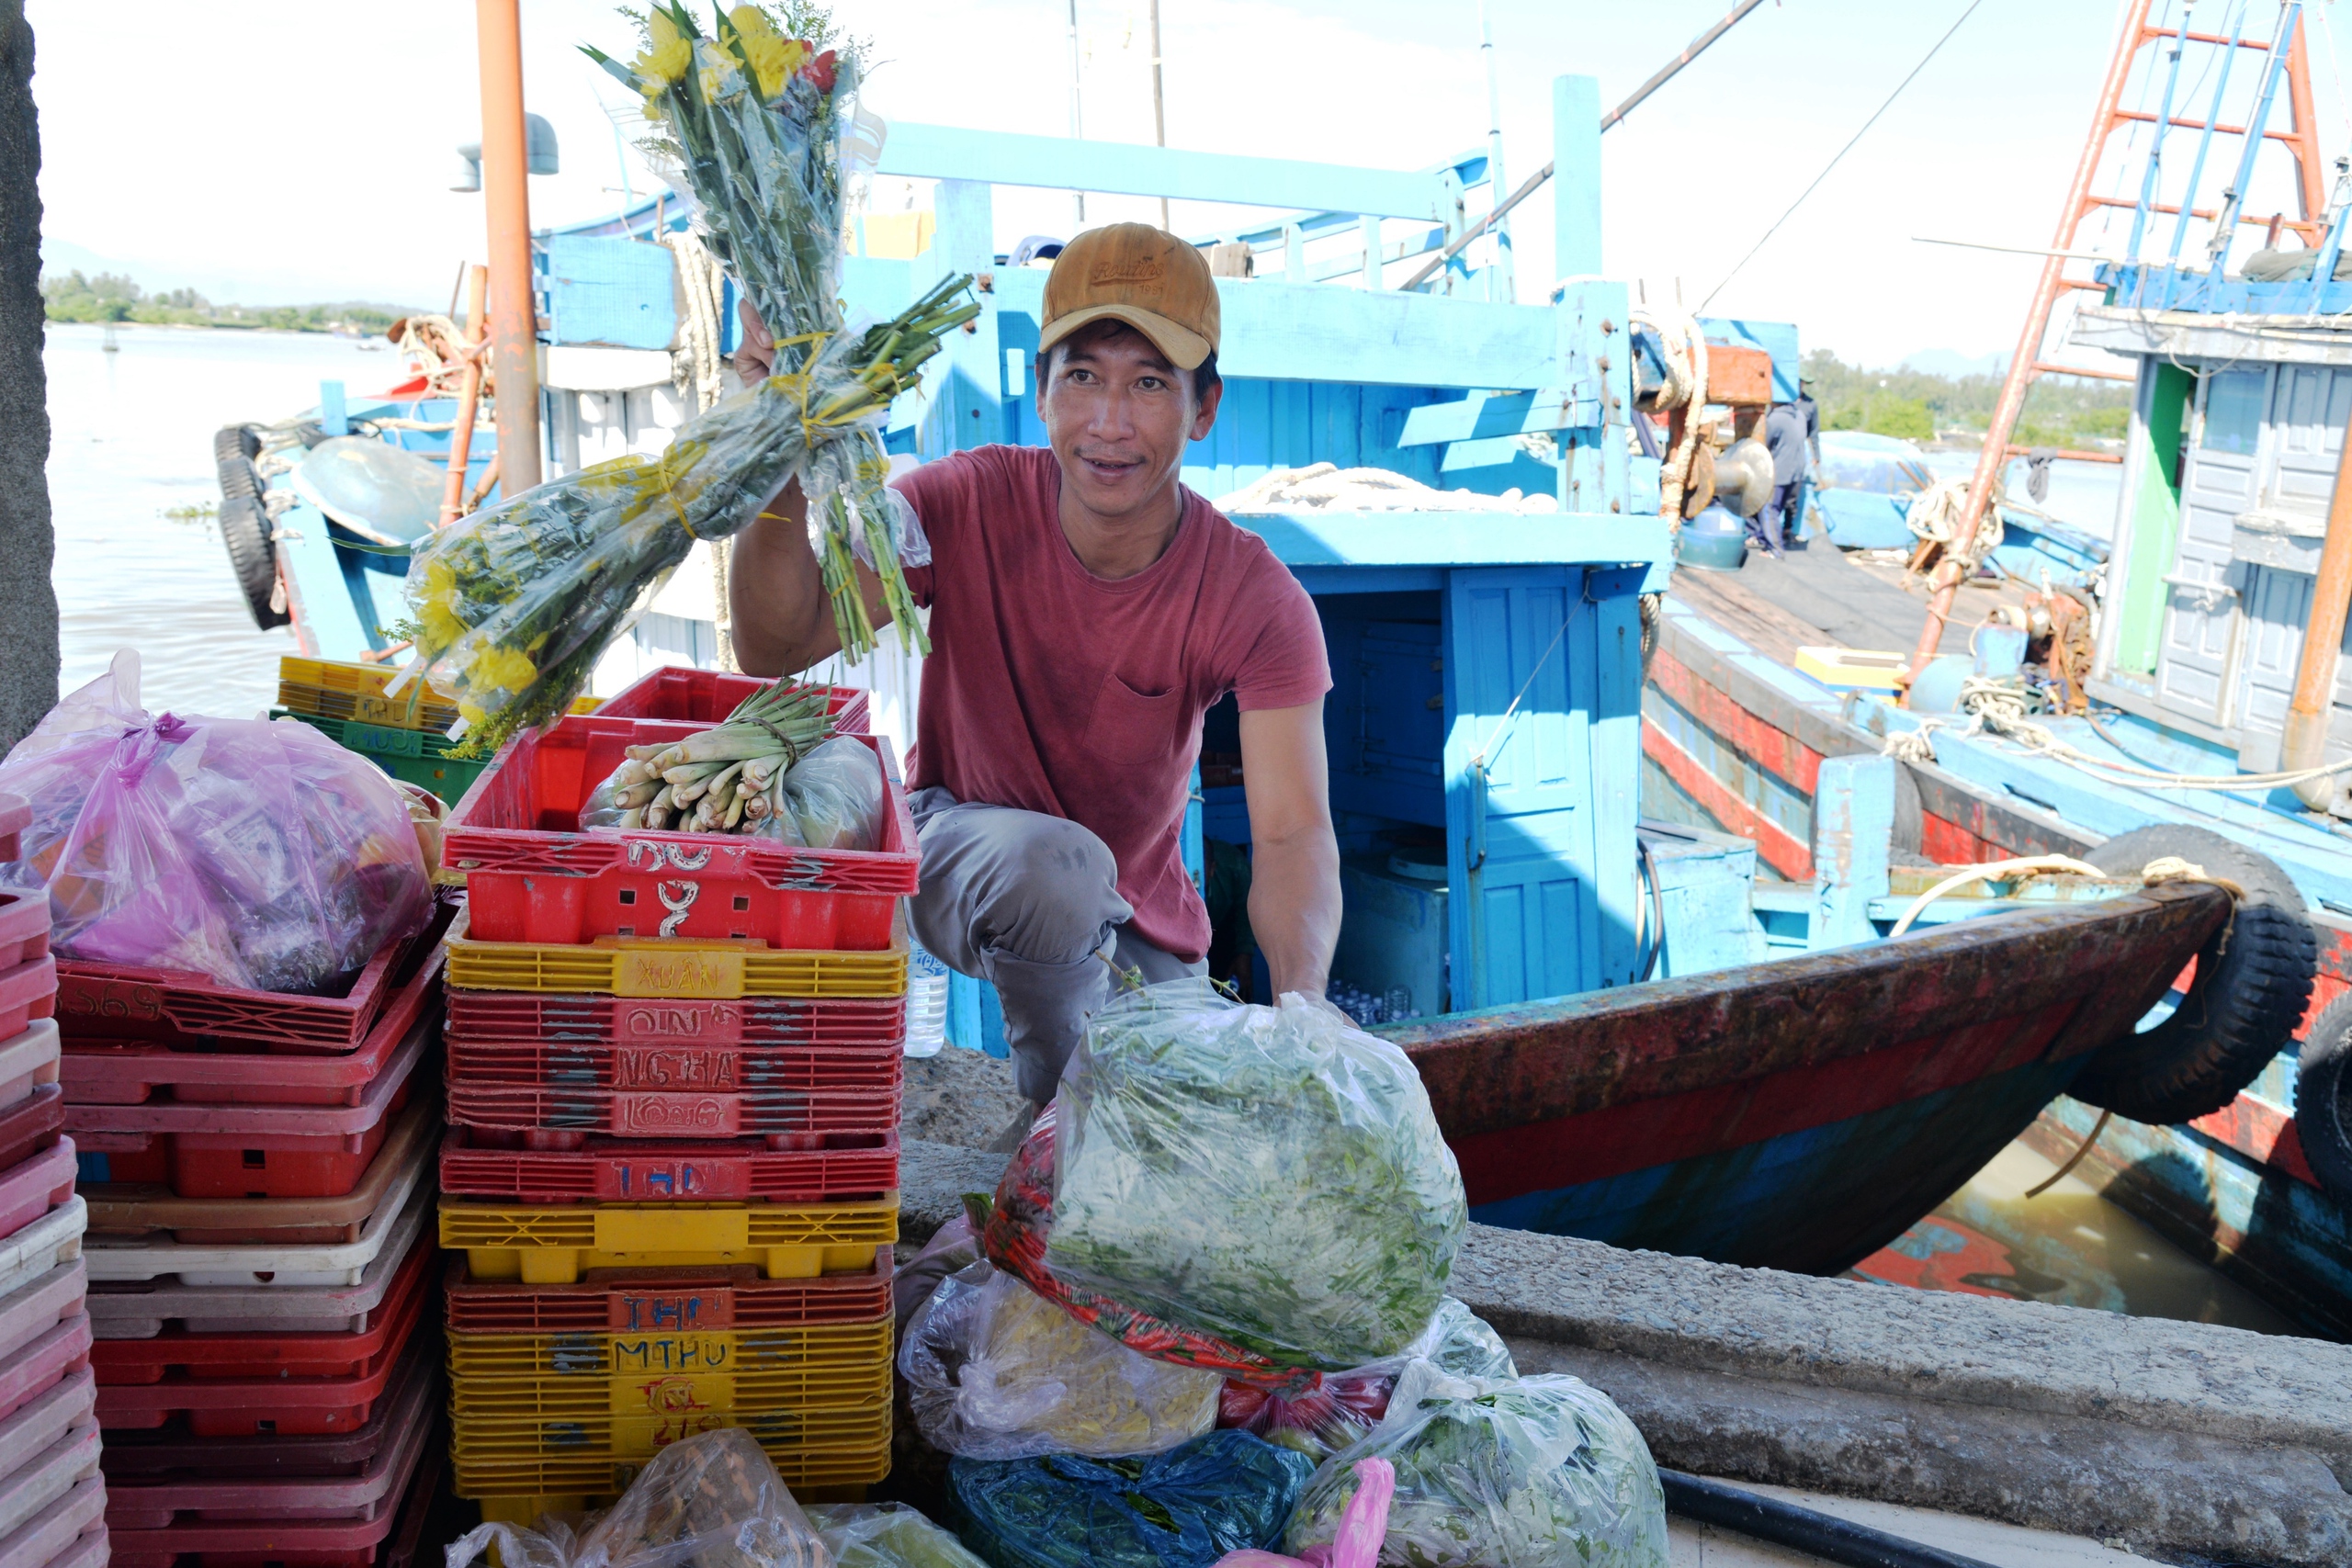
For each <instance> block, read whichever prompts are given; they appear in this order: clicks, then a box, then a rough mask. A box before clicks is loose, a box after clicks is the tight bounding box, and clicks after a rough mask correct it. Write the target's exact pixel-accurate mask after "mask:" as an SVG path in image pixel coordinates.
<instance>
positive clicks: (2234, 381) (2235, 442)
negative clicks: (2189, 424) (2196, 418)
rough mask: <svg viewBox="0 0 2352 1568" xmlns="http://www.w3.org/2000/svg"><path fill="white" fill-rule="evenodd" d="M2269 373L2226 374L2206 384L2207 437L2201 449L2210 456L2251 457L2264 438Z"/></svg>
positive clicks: (2241, 372)
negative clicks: (2264, 395) (2233, 454)
mask: <svg viewBox="0 0 2352 1568" xmlns="http://www.w3.org/2000/svg"><path fill="white" fill-rule="evenodd" d="M2268 374H2269V372H2267V371H2265V370H2225V371H2223V372H2222V374H2220V375H2218V376H2215V377H2213V378H2211V379H2210V380H2209V381H2207V382H2206V384H2205V434H2204V437H2203V439H2202V440H2200V441H2199V443H2198V445H2199V446H2201V447H2203V448H2204V449H2205V450H2206V451H2208V452H2236V453H2240V454H2245V455H2249V456H2250V455H2251V454H2252V453H2253V451H2254V447H2255V443H2256V440H2258V439H2259V438H2260V436H2261V434H2262V385H2263V381H2264V379H2265V378H2267V376H2268Z"/></svg>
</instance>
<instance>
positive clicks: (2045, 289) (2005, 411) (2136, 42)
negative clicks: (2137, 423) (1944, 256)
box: [1908, 0, 2211, 681]
mask: <svg viewBox="0 0 2352 1568" xmlns="http://www.w3.org/2000/svg"><path fill="white" fill-rule="evenodd" d="M2149 3H2150V0H2131V12H2130V14H2129V15H2128V16H2127V17H2125V18H2124V22H2123V31H2122V36H2121V37H2120V38H2119V39H2116V43H2115V55H2114V58H2112V59H2111V60H2109V62H2108V64H2107V80H2106V82H2105V83H2103V84H2102V85H2100V87H2099V92H2098V107H2097V108H2096V109H2095V110H2093V111H2092V114H2091V129H2090V134H2089V135H2088V136H2086V137H2085V138H2084V140H2083V155H2082V158H2081V159H2080V160H2079V161H2078V162H2077V163H2076V164H2075V179H2074V183H2073V184H2072V185H2070V186H2068V187H2067V189H2066V206H2065V209H2064V211H2063V212H2062V213H2061V215H2060V217H2059V219H2058V234H2057V237H2056V238H2055V239H2053V240H2052V241H2051V242H2050V248H2051V249H2052V251H2066V250H2072V249H2073V248H2074V244H2075V229H2076V228H2077V227H2078V226H2079V224H2080V220H2081V215H2082V211H2083V204H2084V202H2085V200H2086V198H2087V197H2089V196H2090V190H2091V182H2092V181H2093V180H2094V179H2096V178H2097V177H2098V164H2099V152H2100V151H2101V150H2102V149H2103V148H2104V147H2105V146H2106V144H2107V130H2108V127H2109V125H2110V124H2112V123H2113V121H2114V118H2115V110H2116V107H2117V106H2118V105H2119V104H2120V103H2121V102H2122V99H2123V85H2124V83H2125V82H2127V81H2128V80H2130V78H2131V62H2132V61H2133V60H2134V59H2135V58H2137V57H2138V55H2139V52H2140V43H2141V39H2142V35H2143V33H2144V32H2145V31H2146V28H2147V25H2148V6H2149ZM2208 118H2211V117H2210V116H2209V117H2208ZM2065 267H2066V261H2065V258H2064V256H2058V255H2052V256H2046V257H2044V258H2043V259H2042V263H2041V281H2040V282H2038V283H2036V284H2035V285H2034V289H2033V304H2032V306H2031V307H2030V309H2029V310H2027V311H2026V318H2025V325H2024V326H2023V327H2022V328H2021V329H2019V331H2018V345H2017V348H2016V350H2015V352H2013V353H2012V354H2011V355H2009V373H2008V375H2007V377H2006V378H2003V380H2002V382H2001V399H2000V401H1999V402H1998V403H1996V404H1995V405H1994V408H1993V423H1992V427H1991V428H1990V429H1988V430H1986V431H1985V446H1984V450H1982V451H1980V452H1979V453H1977V455H1976V469H1975V472H1974V473H1973V474H1972V475H1971V476H1970V478H1969V480H1968V501H1967V502H1966V503H1965V505H1964V506H1963V507H1962V511H1961V514H1960V526H1959V528H1958V529H1957V530H1955V531H1954V534H1953V537H1952V542H1951V545H1950V546H1949V547H1947V548H1946V549H1945V551H1944V558H1943V559H1941V560H1939V561H1938V562H1937V563H1936V567H1935V574H1934V581H1935V591H1934V592H1931V593H1929V594H1928V615H1927V619H1926V621H1925V622H1924V623H1923V624H1922V625H1921V626H1920V627H1919V642H1918V646H1917V648H1915V649H1912V652H1911V669H1910V671H1909V675H1908V679H1910V680H1914V681H1916V680H1917V679H1918V678H1919V674H1920V672H1921V671H1924V670H1926V669H1927V668H1928V660H1931V659H1933V658H1935V656H1936V649H1937V647H1938V646H1939V644H1940V643H1941V642H1942V641H1943V636H1944V623H1945V622H1946V621H1948V620H1950V619H1951V603H1952V600H1953V598H1954V597H1956V596H1957V595H1958V594H1959V592H1960V580H1961V575H1962V574H1961V571H1960V570H1959V562H1960V560H1961V559H1962V558H1963V557H1965V556H1966V555H1967V554H1968V551H1969V547H1971V546H1973V545H1974V544H1975V543H1976V528H1977V525H1979V524H1980V523H1982V522H1983V521H1984V520H1985V506H1986V505H1987V504H1988V503H1989V502H1991V500H1992V496H1993V478H1994V476H1995V475H1996V474H1998V473H1999V472H2000V471H2001V468H2002V466H2003V465H2004V464H2005V463H2007V461H2008V448H2009V435H2010V434H2011V433H2012V432H2014V431H2015V430H2016V429H2017V426H2018V412H2020V411H2022V410H2023V409H2024V407H2025V394H2026V390H2027V389H2028V388H2030V387H2031V386H2032V385H2033V367H2034V363H2035V362H2036V361H2037V360H2039V359H2040V358H2041V338H2042V334H2043V333H2045V332H2047V331H2048V330H2049V327H2050V310H2051V307H2052V305H2053V304H2055V303H2056V302H2057V299H2058V285H2059V276H2060V274H2062V273H2063V272H2064V270H2065Z"/></svg>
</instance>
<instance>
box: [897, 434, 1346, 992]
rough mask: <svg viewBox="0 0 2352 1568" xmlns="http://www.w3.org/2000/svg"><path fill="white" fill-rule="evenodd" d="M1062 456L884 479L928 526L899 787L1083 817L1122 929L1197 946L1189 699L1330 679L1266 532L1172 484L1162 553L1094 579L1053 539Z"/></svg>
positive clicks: (911, 575) (1195, 710)
mask: <svg viewBox="0 0 2352 1568" xmlns="http://www.w3.org/2000/svg"><path fill="white" fill-rule="evenodd" d="M1061 483H1062V478H1061V467H1060V465H1059V464H1057V462H1056V461H1055V460H1054V455H1053V453H1052V452H1050V451H1047V450H1046V449H1044V448H1041V447H1031V446H982V447H978V448H977V449H975V450H973V451H969V452H957V453H956V454H954V455H952V456H950V457H942V458H939V459H937V460H936V461H933V462H930V463H925V464H924V465H923V466H922V467H921V468H917V469H915V470H914V471H913V472H912V473H910V474H907V475H905V476H904V477H903V478H901V479H899V480H897V481H896V484H897V488H898V490H899V491H900V493H902V494H904V495H905V496H906V498H907V499H908V500H909V501H910V502H912V503H913V504H914V509H915V514H916V515H917V516H918V517H920V518H922V527H923V532H924V533H925V534H926V535H928V536H930V538H931V551H932V564H931V565H930V566H928V567H921V568H916V569H913V570H910V571H909V572H908V573H907V582H908V585H909V587H910V588H911V589H912V590H913V591H914V596H915V602H916V603H917V604H922V605H926V606H928V607H929V608H930V610H931V657H930V658H929V659H928V660H925V661H924V664H923V671H922V702H921V703H920V704H919V705H918V709H919V717H918V719H917V723H916V732H915V739H916V745H915V756H914V787H915V788H917V789H923V788H927V787H929V786H931V785H933V784H937V785H940V786H942V787H944V788H945V789H946V790H947V792H948V793H949V794H951V795H954V796H955V797H956V799H957V800H961V801H975V802H981V803H984V804H987V805H990V806H1012V807H1020V808H1021V809H1022V810H1024V811H1040V812H1044V813H1046V815H1048V816H1053V817H1064V818H1069V819H1070V820H1071V821H1073V822H1078V823H1081V824H1083V825H1084V826H1086V827H1088V828H1091V829H1093V831H1094V833H1095V836H1096V837H1098V838H1100V839H1101V840H1103V843H1105V844H1106V845H1108V846H1109V847H1110V850H1111V853H1112V854H1113V855H1114V857H1116V859H1117V861H1118V863H1119V897H1122V898H1125V900H1126V901H1127V902H1128V903H1129V904H1130V905H1132V906H1134V908H1135V912H1136V913H1135V920H1134V930H1135V932H1136V935H1138V936H1140V937H1142V938H1144V939H1145V940H1146V941H1148V942H1151V943H1153V944H1154V945H1155V946H1158V947H1161V948H1164V949H1166V950H1167V951H1168V952H1170V953H1173V954H1175V955H1176V956H1177V957H1179V958H1182V959H1186V960H1194V959H1198V958H1200V957H1201V956H1202V955H1203V954H1204V953H1206V952H1207V951H1208V942H1209V919H1208V911H1207V910H1206V909H1204V908H1202V905H1201V900H1200V896H1199V895H1198V894H1196V893H1195V892H1194V891H1193V884H1192V880H1191V878H1189V877H1187V876H1186V875H1185V874H1184V865H1183V858H1182V847H1181V845H1180V843H1179V835H1180V834H1181V832H1182V829H1183V822H1184V804H1185V796H1186V791H1187V786H1188V784H1190V782H1191V778H1192V773H1193V762H1194V761H1197V760H1198V759H1199V756H1200V749H1201V715H1202V714H1203V713H1204V712H1205V711H1207V709H1208V707H1209V705H1210V704H1212V703H1214V702H1216V700H1217V699H1218V698H1220V697H1222V696H1224V695H1225V694H1226V693H1227V692H1231V693H1233V694H1235V700H1236V701H1238V703H1239V704H1240V705H1241V707H1242V708H1243V709H1244V710H1249V709H1254V708H1286V707H1296V706H1298V705H1300V704H1302V703H1310V702H1313V701H1314V700H1315V699H1316V698H1317V697H1319V696H1321V695H1322V694H1324V693H1325V692H1327V691H1329V690H1330V688H1331V674H1330V667H1329V661H1328V660H1326V658H1325V656H1324V651H1323V627H1322V623H1321V622H1320V621H1318V620H1317V618H1316V615H1315V604H1314V601H1312V600H1311V599H1309V598H1308V597H1307V595H1306V589H1304V588H1302V587H1300V586H1299V583H1298V580H1297V579H1296V578H1295V577H1293V576H1292V575H1291V574H1290V572H1289V570H1288V569H1286V568H1285V567H1283V564H1282V563H1281V562H1280V561H1278V560H1276V559H1275V558H1274V556H1273V552H1272V550H1269V549H1268V548H1267V547H1266V544H1265V541H1264V540H1262V539H1261V538H1259V537H1258V536H1256V535H1255V534H1250V533H1247V532H1245V531H1243V530H1242V529H1240V528H1237V527H1235V526H1234V525H1233V524H1232V523H1231V522H1230V521H1228V520H1227V519H1226V518H1225V517H1224V516H1222V515H1220V514H1219V513H1217V511H1216V508H1214V507H1212V506H1211V505H1209V503H1208V502H1205V501H1204V500H1202V499H1201V498H1200V497H1199V496H1197V495H1195V494H1193V492H1192V491H1189V490H1187V491H1184V492H1183V497H1184V515H1183V519H1182V522H1181V523H1179V524H1178V525H1177V529H1176V537H1175V539H1174V540H1173V541H1172V542H1170V545H1169V547H1168V552H1167V553H1166V554H1165V555H1163V556H1161V557H1160V558H1159V559H1158V560H1156V561H1154V562H1152V564H1151V565H1149V566H1148V567H1146V568H1145V569H1144V570H1142V571H1139V572H1137V573H1136V575H1135V576H1133V577H1128V578H1122V579H1121V580H1119V581H1115V582H1113V581H1106V580H1104V579H1103V578H1100V577H1097V576H1095V575H1094V574H1093V573H1092V572H1090V571H1088V570H1086V568H1084V567H1083V566H1081V565H1080V564H1079V560H1078V557H1077V556H1076V555H1074V554H1072V553H1071V550H1070V547H1069V540H1068V539H1066V538H1064V537H1063V536H1062V528H1061V519H1060V513H1059V502H1060V497H1061Z"/></svg>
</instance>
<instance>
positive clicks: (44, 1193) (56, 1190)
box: [0, 1138, 74, 1235]
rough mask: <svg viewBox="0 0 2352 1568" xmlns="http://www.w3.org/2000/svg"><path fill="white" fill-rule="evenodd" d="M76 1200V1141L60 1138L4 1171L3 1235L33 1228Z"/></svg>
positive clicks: (0, 1180) (0, 1189) (0, 1192)
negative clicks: (59, 1206) (24, 1228)
mask: <svg viewBox="0 0 2352 1568" xmlns="http://www.w3.org/2000/svg"><path fill="white" fill-rule="evenodd" d="M73 1196H74V1140H73V1139H71V1138H60V1139H58V1140H57V1142H55V1143H53V1144H51V1145H49V1147H47V1148H45V1149H43V1150H41V1151H40V1153H39V1154H37V1155H34V1156H32V1157H31V1158H29V1159H21V1160H18V1161H17V1163H16V1164H14V1165H12V1166H10V1167H9V1168H7V1169H6V1170H0V1235H13V1234H14V1233H15V1232H17V1230H19V1229H21V1228H23V1227H24V1226H26V1225H28V1224H32V1223H33V1222H34V1221H35V1220H37V1219H40V1217H41V1216H42V1215H43V1214H46V1213H49V1212H50V1210H51V1209H53V1208H55V1207H56V1206H57V1205H58V1204H60V1203H62V1202H64V1201H66V1200H67V1199H68V1198H71V1197H73Z"/></svg>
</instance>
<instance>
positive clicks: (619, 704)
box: [596, 664, 866, 735]
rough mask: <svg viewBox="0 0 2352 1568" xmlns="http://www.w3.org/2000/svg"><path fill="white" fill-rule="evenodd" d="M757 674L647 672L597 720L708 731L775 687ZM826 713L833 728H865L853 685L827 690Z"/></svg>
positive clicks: (601, 708)
mask: <svg viewBox="0 0 2352 1568" xmlns="http://www.w3.org/2000/svg"><path fill="white" fill-rule="evenodd" d="M774 684H775V682H773V681H763V680H761V679H760V678H759V677H758V676H757V675H730V674H729V673H728V672H726V671H723V670H695V669H691V668H689V667H687V666H685V665H683V664H670V665H664V666H663V667H662V669H659V670H654V671H648V672H647V673H645V674H643V675H640V676H639V677H638V678H637V679H636V681H634V682H631V683H630V684H628V685H627V686H625V687H623V688H622V689H621V690H620V691H619V692H618V693H616V694H614V695H612V696H609V697H606V698H605V699H604V701H602V702H600V703H598V704H597V705H596V716H597V717H598V718H668V719H678V720H683V721H684V722H687V723H691V724H699V725H703V726H705V727H706V728H707V727H708V726H710V725H714V724H718V723H721V722H723V721H724V720H725V719H726V717H727V716H728V715H729V714H730V713H733V712H734V711H735V709H736V707H737V706H738V705H741V702H742V701H743V699H744V698H745V697H748V696H750V695H752V694H753V693H755V692H759V691H762V690H764V689H765V688H767V687H769V686H772V685H774ZM826 693H827V701H826V704H825V708H826V711H827V712H829V713H831V715H832V716H833V728H834V730H835V731H836V732H837V733H839V734H842V735H854V734H857V733H859V732H861V731H863V730H864V729H865V701H866V698H865V693H864V692H862V691H859V690H857V689H856V688H855V687H852V686H829V687H827V688H826Z"/></svg>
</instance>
